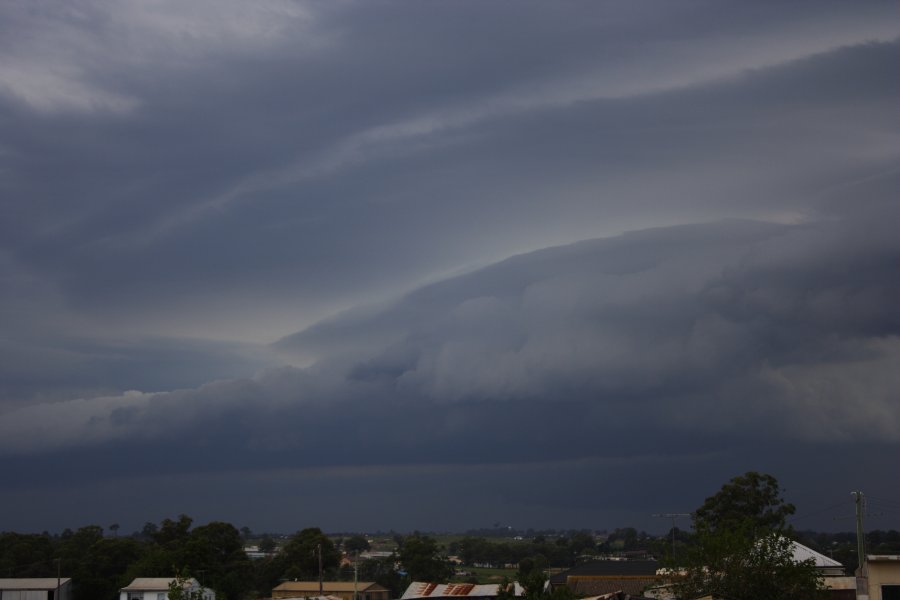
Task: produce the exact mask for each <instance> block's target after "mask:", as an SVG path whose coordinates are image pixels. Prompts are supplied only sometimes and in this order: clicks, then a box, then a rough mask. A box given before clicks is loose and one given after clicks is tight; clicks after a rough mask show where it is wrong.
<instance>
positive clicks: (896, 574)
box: [4, 554, 900, 600]
mask: <svg viewBox="0 0 900 600" xmlns="http://www.w3.org/2000/svg"><path fill="white" fill-rule="evenodd" d="M866 571H867V572H868V577H869V600H900V555H898V554H869V555H867V556H866ZM4 598H5V596H4Z"/></svg>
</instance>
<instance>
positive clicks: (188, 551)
mask: <svg viewBox="0 0 900 600" xmlns="http://www.w3.org/2000/svg"><path fill="white" fill-rule="evenodd" d="M183 556H184V561H185V564H186V565H188V566H189V567H190V568H191V569H192V570H193V571H194V572H195V573H196V572H200V571H202V572H203V581H202V583H203V584H204V585H206V586H208V587H211V588H213V589H214V590H215V591H216V594H217V597H219V596H221V597H222V598H223V600H239V599H240V598H241V597H243V595H244V594H245V593H247V592H248V591H250V588H251V585H252V584H251V573H250V571H251V569H252V565H251V564H250V559H248V558H247V555H246V554H245V553H244V546H243V540H242V539H241V534H240V533H239V532H238V530H237V529H236V528H235V527H234V525H231V524H230V523H223V522H213V523H209V524H207V525H202V526H200V527H196V528H194V530H193V531H191V533H190V536H189V538H188V540H187V542H186V544H185V547H184V555H183Z"/></svg>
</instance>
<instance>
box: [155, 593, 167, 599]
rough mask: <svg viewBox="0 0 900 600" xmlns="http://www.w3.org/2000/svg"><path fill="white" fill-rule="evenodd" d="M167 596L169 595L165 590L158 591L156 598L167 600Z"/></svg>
mask: <svg viewBox="0 0 900 600" xmlns="http://www.w3.org/2000/svg"><path fill="white" fill-rule="evenodd" d="M166 596H168V594H167V593H165V592H157V594H156V600H166Z"/></svg>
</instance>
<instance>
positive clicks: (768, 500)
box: [674, 472, 823, 600]
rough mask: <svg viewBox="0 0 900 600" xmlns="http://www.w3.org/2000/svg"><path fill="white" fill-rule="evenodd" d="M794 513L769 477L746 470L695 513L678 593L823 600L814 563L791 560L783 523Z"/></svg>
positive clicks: (732, 599) (731, 599) (738, 599)
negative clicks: (691, 535) (693, 530)
mask: <svg viewBox="0 0 900 600" xmlns="http://www.w3.org/2000/svg"><path fill="white" fill-rule="evenodd" d="M793 512H794V506H793V505H792V504H788V503H787V502H785V501H784V499H783V498H782V497H781V488H780V487H779V485H778V481H777V480H776V479H775V478H774V477H772V476H771V475H766V474H760V473H756V472H749V473H746V474H745V475H742V476H740V477H735V478H734V479H732V480H731V481H730V482H728V483H727V484H725V485H724V486H722V489H721V490H720V491H719V492H717V493H716V494H714V495H712V496H710V497H709V498H707V499H706V501H705V502H704V503H703V506H701V507H700V508H699V509H698V510H697V511H696V512H695V513H694V529H695V535H694V539H693V543H692V544H691V546H690V549H689V553H688V556H687V558H686V560H685V564H684V565H683V566H684V571H683V575H682V576H681V577H679V578H678V579H677V580H676V581H675V582H674V590H675V593H676V596H677V597H678V598H683V599H689V598H697V597H699V596H704V595H711V596H713V597H717V598H727V599H728V600H758V599H759V598H766V599H767V600H813V599H817V598H821V597H822V593H823V583H822V580H821V577H820V576H819V573H818V571H817V570H816V568H815V564H814V561H812V560H809V561H804V562H796V561H795V560H794V555H793V542H792V541H791V539H790V538H789V537H788V535H789V533H790V531H789V528H788V527H787V525H786V523H785V518H786V517H787V516H788V515H790V514H793ZM679 566H681V565H679Z"/></svg>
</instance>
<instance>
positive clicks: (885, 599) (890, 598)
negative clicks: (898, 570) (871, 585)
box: [881, 585, 900, 600]
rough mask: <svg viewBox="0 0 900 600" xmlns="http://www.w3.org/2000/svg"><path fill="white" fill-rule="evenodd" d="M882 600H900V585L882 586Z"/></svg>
mask: <svg viewBox="0 0 900 600" xmlns="http://www.w3.org/2000/svg"><path fill="white" fill-rule="evenodd" d="M881 600H900V585H883V586H881Z"/></svg>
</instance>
